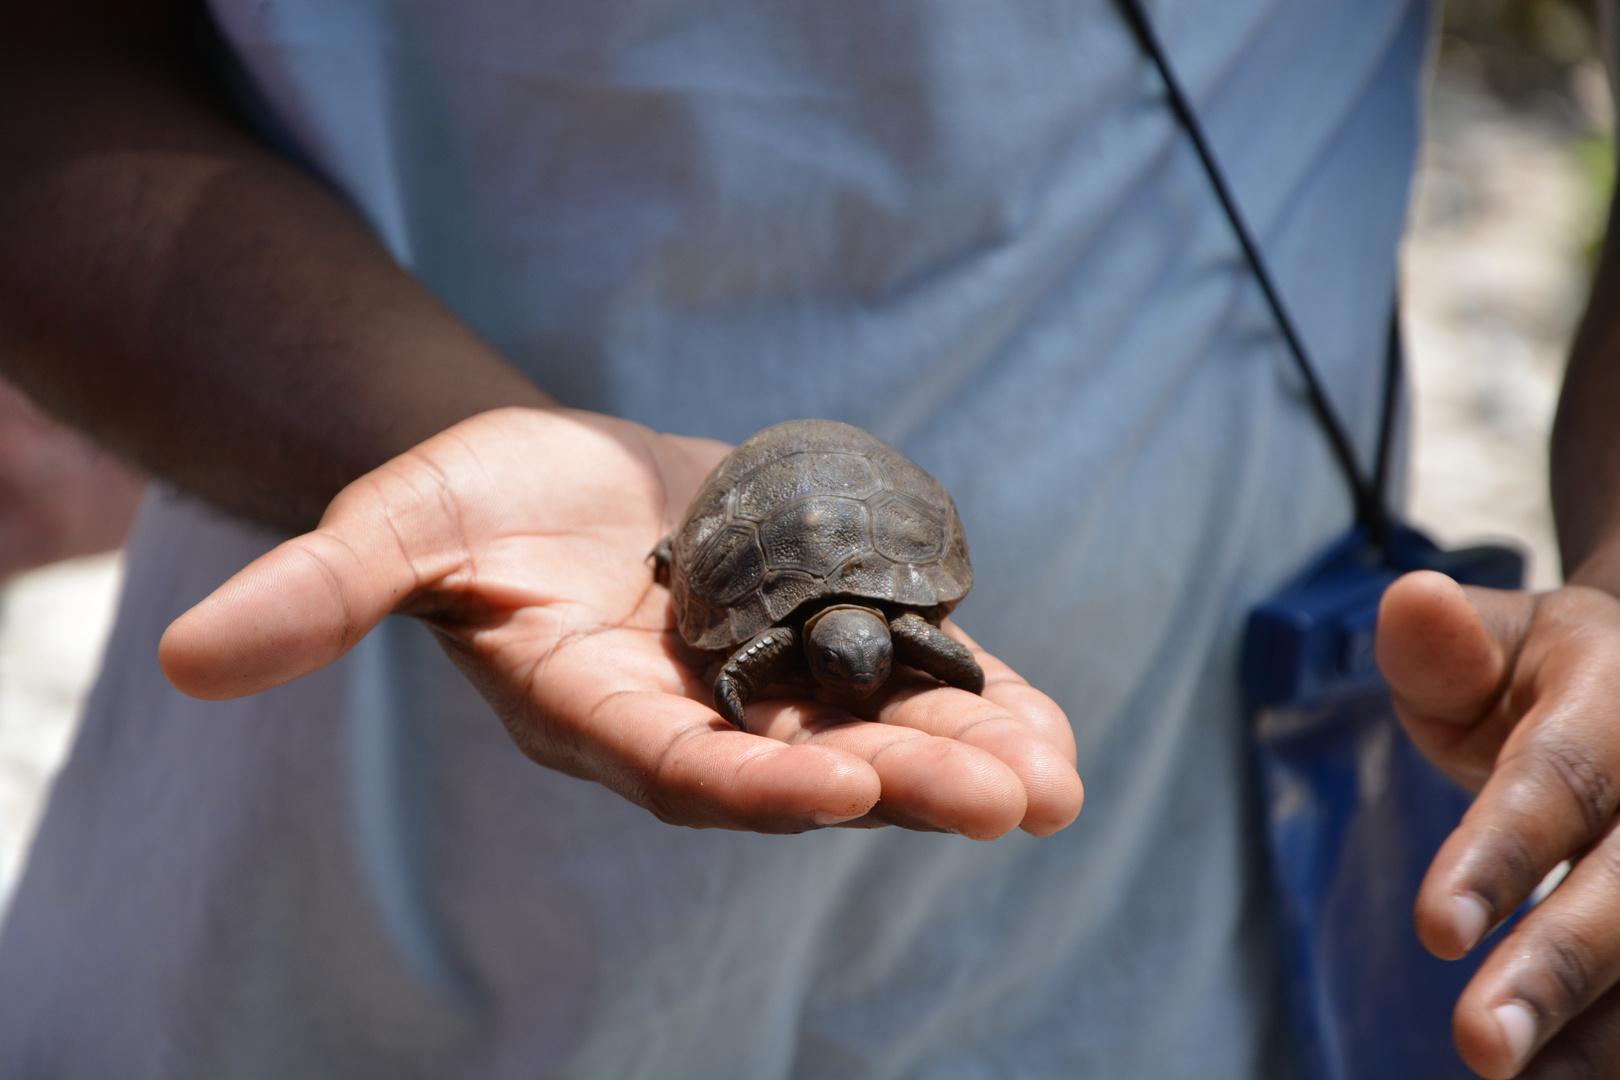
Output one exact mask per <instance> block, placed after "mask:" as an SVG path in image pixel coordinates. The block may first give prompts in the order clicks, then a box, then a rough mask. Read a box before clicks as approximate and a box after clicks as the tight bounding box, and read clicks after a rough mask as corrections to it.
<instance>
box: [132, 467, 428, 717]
mask: <svg viewBox="0 0 1620 1080" xmlns="http://www.w3.org/2000/svg"><path fill="white" fill-rule="evenodd" d="M355 495H360V496H361V497H360V498H354V497H352V496H355ZM367 501H368V500H366V499H365V498H364V493H361V492H356V491H355V489H354V488H351V489H349V490H348V491H346V492H344V493H343V494H341V495H339V497H338V499H337V500H335V501H334V502H333V504H332V507H331V508H330V509H329V510H328V512H327V514H326V517H325V519H323V521H322V522H321V526H320V528H318V529H316V530H315V531H314V532H312V533H306V534H304V535H303V536H299V537H296V538H294V539H292V540H288V541H287V542H286V543H284V544H282V545H280V546H279V547H277V548H275V549H274V550H273V551H270V552H269V553H267V554H265V555H263V556H261V557H260V558H258V559H255V560H254V561H253V562H252V563H249V564H248V566H247V567H246V568H245V569H243V570H242V571H241V572H240V573H238V574H236V576H234V577H232V578H231V579H230V580H229V581H227V582H226V583H225V584H223V585H221V586H220V587H219V588H218V589H216V590H215V591H214V592H213V593H212V594H211V595H210V596H209V597H208V598H207V599H206V600H204V601H203V602H202V603H200V604H198V605H197V606H196V607H194V608H192V609H191V610H190V611H188V612H186V613H185V614H184V615H182V616H180V618H178V619H176V620H175V621H174V622H173V623H172V624H170V626H169V628H168V630H166V631H165V632H164V634H163V640H162V641H161V642H159V644H158V662H159V663H160V664H161V665H162V667H163V673H164V675H166V676H167V677H168V679H169V681H170V682H171V683H173V684H174V686H175V688H176V689H178V690H180V691H181V692H182V693H186V694H190V695H191V696H192V697H199V698H208V699H212V700H218V699H221V698H233V697H242V696H244V695H246V694H253V693H257V692H258V691H260V690H267V689H269V688H270V687H272V686H279V685H280V684H282V683H284V682H288V681H289V680H292V679H296V678H298V677H299V676H300V675H307V674H309V673H310V672H312V671H315V670H316V669H318V668H322V667H325V666H326V665H327V664H330V663H331V662H332V661H334V660H336V659H337V658H338V657H340V656H342V655H343V654H344V653H346V652H348V651H349V650H350V649H351V648H353V647H354V645H355V643H356V642H358V641H359V640H360V639H361V638H363V637H365V635H366V634H367V633H368V632H369V631H370V630H371V628H372V627H374V626H376V625H377V624H378V623H379V622H381V621H382V620H383V618H384V616H386V615H388V613H389V612H391V611H393V610H394V609H395V608H396V607H398V606H399V605H400V604H401V603H402V602H404V601H405V600H406V599H407V598H408V597H409V596H410V595H411V594H412V593H413V592H414V591H415V590H416V589H417V588H418V586H419V585H420V583H421V582H422V581H424V580H426V578H425V577H424V569H426V568H424V567H423V566H422V565H421V560H420V559H413V558H412V557H411V553H410V552H409V551H408V550H407V548H406V546H405V543H404V537H403V536H402V535H401V533H400V532H399V531H398V530H397V528H396V525H397V522H395V521H393V520H392V519H391V518H390V516H389V515H388V514H387V513H386V512H385V511H384V509H383V508H382V507H381V506H380V505H376V504H375V503H373V504H372V505H365V503H366V502H367ZM356 502H359V503H361V504H362V505H360V506H356V505H355V503H356ZM428 576H431V577H440V576H442V574H431V575H428Z"/></svg>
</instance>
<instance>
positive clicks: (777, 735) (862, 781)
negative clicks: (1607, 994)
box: [160, 409, 1082, 839]
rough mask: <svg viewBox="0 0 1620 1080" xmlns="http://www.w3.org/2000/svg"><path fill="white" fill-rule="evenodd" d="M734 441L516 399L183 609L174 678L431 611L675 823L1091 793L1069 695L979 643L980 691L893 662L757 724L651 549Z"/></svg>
mask: <svg viewBox="0 0 1620 1080" xmlns="http://www.w3.org/2000/svg"><path fill="white" fill-rule="evenodd" d="M726 449H727V448H726V447H725V446H724V445H722V444H720V443H717V442H712V441H709V440H704V439H692V438H682V437H677V436H669V435H660V434H657V433H655V432H652V431H650V430H648V429H646V428H644V427H641V426H639V425H636V424H632V423H628V422H625V421H620V420H614V419H611V418H608V417H604V416H600V415H597V414H592V413H583V412H564V411H547V410H537V409H502V410H497V411H495V412H489V413H484V414H481V415H479V416H475V417H473V418H471V419H469V420H466V421H463V422H462V423H460V424H457V425H456V426H454V427H452V428H450V429H448V430H446V431H445V432H443V433H441V434H440V435H437V436H435V437H434V438H432V439H430V440H428V441H427V442H424V443H422V444H421V445H419V446H417V447H416V448H415V449H413V450H411V451H410V452H408V453H406V454H403V455H401V456H400V457H398V458H395V459H394V460H392V461H390V462H388V463H387V464H386V465H384V466H382V467H381V468H379V469H377V470H375V471H373V472H371V473H369V474H367V475H366V476H363V477H361V478H360V479H359V480H357V481H355V482H354V483H353V484H351V485H350V486H349V487H347V488H345V489H344V490H343V492H342V493H341V494H339V496H338V497H337V498H336V499H335V500H333V502H332V504H331V506H330V507H329V508H328V509H327V511H326V514H325V516H324V517H323V518H322V520H321V523H320V525H319V527H318V528H317V529H316V530H315V531H314V532H311V533H307V534H305V535H303V536H300V537H297V538H296V539H293V540H289V541H288V542H286V543H284V544H282V545H281V546H280V547H277V548H276V549H275V550H273V551H271V552H270V553H269V554H267V555H265V556H263V557H262V558H260V559H258V560H256V561H255V562H253V563H252V564H251V565H249V566H248V567H247V568H246V569H244V570H243V571H242V572H241V573H239V574H237V575H236V576H235V577H233V578H232V579H231V580H230V581H228V582H226V583H225V584H224V585H223V586H221V587H220V588H219V589H218V590H217V591H215V592H214V593H213V595H211V596H209V597H208V598H207V599H206V600H204V601H203V602H202V603H201V604H199V605H197V606H196V607H195V608H193V609H192V610H190V611H189V612H187V613H186V614H185V615H183V616H181V617H180V618H179V619H178V620H176V621H175V623H174V624H173V625H172V626H171V627H169V630H168V632H167V633H166V634H165V635H164V638H163V642H162V645H161V647H160V659H161V661H162V664H163V669H164V671H165V673H166V674H167V675H168V677H169V679H170V680H171V681H172V682H173V683H174V685H175V686H176V687H178V688H179V689H181V690H182V691H185V692H186V693H188V694H192V695H195V696H198V697H206V698H226V697H237V696H241V695H244V694H251V693H254V692H256V691H258V690H263V689H266V688H268V687H271V686H275V685H278V684H280V683H283V682H286V681H287V680H289V679H293V678H296V677H298V676H300V675H303V674H306V673H308V672H310V671H314V670H315V669H317V668H319V667H321V666H323V665H325V664H328V663H330V662H332V661H333V660H335V659H337V658H338V657H339V656H341V655H343V653H345V652H347V651H348V650H349V649H350V648H351V647H352V646H353V645H354V644H355V643H356V642H357V641H359V640H360V638H361V637H363V636H364V635H365V634H366V632H367V631H369V630H370V629H371V628H372V627H373V626H375V625H376V624H377V623H378V622H379V621H381V620H382V618H383V617H384V616H386V615H388V614H389V613H391V612H403V613H407V614H410V615H414V616H416V617H418V618H420V619H422V620H423V621H425V622H426V623H427V624H428V625H429V626H431V627H432V628H433V629H434V631H435V632H436V634H437V636H438V637H439V640H440V642H441V643H442V644H443V646H444V648H445V650H446V652H447V653H449V655H450V657H451V658H452V659H453V660H454V661H455V663H456V664H457V666H458V667H460V669H461V670H462V671H463V672H464V673H465V674H466V675H467V677H468V678H469V679H471V680H472V682H473V683H474V685H476V686H477V687H478V689H479V691H480V692H481V693H482V694H483V695H484V697H485V698H486V699H487V700H488V701H489V702H490V704H491V705H492V706H494V708H495V711H496V713H497V714H498V715H499V716H500V718H501V719H502V721H503V722H504V723H505V725H506V728H507V730H508V732H510V734H511V736H512V738H513V740H514V741H515V742H516V743H517V745H518V747H519V748H521V749H522V751H523V752H524V753H525V754H527V755H528V756H529V757H530V758H532V759H533V760H534V761H536V762H538V763H539V764H541V765H544V766H547V767H549V768H554V769H558V770H560V771H562V772H565V773H568V774H570V775H572V776H577V777H581V778H584V779H588V780H594V781H596V782H599V783H601V784H604V785H606V786H607V787H609V788H611V789H612V790H614V791H616V792H618V793H619V794H621V795H623V796H624V797H625V798H627V799H630V800H631V801H633V802H635V803H637V804H639V805H641V806H643V807H645V808H647V809H648V810H650V811H652V812H653V813H654V814H656V815H657V816H658V817H659V818H661V819H663V820H664V821H667V822H671V823H676V824H682V825H692V826H718V827H723V828H735V829H749V830H755V831H760V832H795V831H799V830H803V829H808V828H813V827H816V826H820V825H831V824H837V823H845V822H847V823H850V824H855V825H861V826H865V825H874V824H896V825H903V826H906V827H909V828H917V829H929V830H945V831H950V832H957V833H962V834H964V835H967V836H972V837H978V838H983V839H988V838H991V837H995V836H999V835H1001V834H1003V833H1005V832H1007V831H1009V830H1011V829H1013V828H1015V827H1020V826H1021V827H1022V828H1024V829H1025V830H1027V831H1029V832H1031V833H1034V834H1036V835H1046V834H1048V833H1051V832H1055V831H1056V830H1058V829H1060V828H1062V827H1063V826H1065V825H1067V824H1068V823H1069V822H1070V821H1072V820H1073V819H1074V817H1075V815H1076V814H1077V813H1079V810H1080V803H1081V799H1082V792H1081V786H1080V780H1079V777H1078V776H1077V775H1076V774H1075V770H1074V755H1075V748H1074V739H1073V735H1072V733H1071V731H1070V728H1069V724H1068V721H1067V719H1066V718H1065V717H1064V715H1063V713H1062V711H1061V710H1060V709H1059V708H1058V707H1057V706H1056V705H1055V704H1054V703H1053V702H1052V701H1051V699H1049V698H1047V697H1046V696H1045V695H1043V694H1041V693H1039V692H1038V691H1036V690H1034V689H1032V688H1031V687H1030V686H1029V685H1028V684H1027V683H1026V682H1024V681H1023V680H1022V679H1020V678H1019V677H1018V676H1017V675H1015V674H1014V673H1013V672H1012V671H1011V670H1010V669H1008V668H1007V666H1006V665H1005V664H1002V663H1001V662H999V661H997V660H996V659H995V658H994V657H992V656H990V655H988V654H986V653H984V652H983V651H982V650H979V649H978V648H977V647H976V646H974V645H973V643H972V642H970V641H968V640H967V638H966V637H965V636H964V635H962V634H961V632H960V631H959V630H956V629H955V628H953V627H951V626H950V625H949V624H947V627H946V628H947V630H949V631H950V632H951V633H953V634H955V635H956V636H957V637H958V638H959V639H961V640H962V641H964V642H966V643H967V644H968V645H969V647H970V648H973V649H974V652H975V655H976V656H977V658H978V660H979V663H980V664H981V665H982V666H983V667H984V670H985V674H986V676H987V680H986V687H985V691H984V695H983V696H982V697H980V696H978V695H974V694H969V693H966V692H964V691H961V690H956V689H952V688H949V687H944V686H941V685H939V684H938V683H934V682H932V681H930V680H928V679H927V678H926V677H923V676H917V677H915V678H905V677H900V678H896V679H893V680H891V683H892V685H891V686H889V687H886V688H885V690H884V692H883V696H882V697H881V699H880V700H877V701H874V702H871V703H869V704H868V707H867V710H866V711H863V717H862V718H857V717H855V716H852V715H851V714H849V713H848V712H845V711H843V710H841V709H839V708H838V707H836V706H835V705H832V704H828V703H824V702H821V701H817V700H813V699H802V700H800V699H781V700H768V701H760V702H757V703H754V704H752V705H750V706H749V709H748V714H749V727H750V730H751V731H753V732H757V734H749V733H744V732H742V731H738V730H737V729H736V728H734V727H732V726H731V725H730V724H728V723H726V722H725V721H724V720H723V719H721V717H720V716H719V714H718V713H716V712H715V711H714V709H713V708H712V707H711V702H712V697H711V690H710V685H711V680H712V676H713V671H712V668H713V664H712V662H711V660H710V658H708V657H707V656H705V655H703V654H701V653H697V652H694V651H693V650H691V649H689V648H688V647H687V646H686V645H685V644H684V643H683V642H682V641H681V640H680V637H679V635H678V634H677V633H676V632H675V630H674V622H673V619H672V615H671V611H670V602H669V593H668V591H667V590H666V589H665V588H664V587H663V586H661V585H658V584H656V583H655V582H654V580H653V574H652V568H651V564H650V562H649V559H648V555H649V553H650V552H651V551H652V549H653V546H654V545H655V544H656V543H657V542H658V540H659V539H660V538H661V537H662V536H664V535H665V534H666V533H668V532H669V531H670V530H671V529H673V528H674V526H675V525H676V524H677V522H678V521H679V518H680V516H681V514H682V513H683V512H684V510H685V508H686V505H687V503H688V502H689V501H690V500H691V498H692V496H693V494H694V493H695V492H696V491H697V488H698V486H699V485H700V484H701V483H702V481H703V479H704V478H705V477H706V476H707V475H708V473H709V471H710V470H711V469H712V468H713V467H714V465H715V464H716V463H717V462H718V461H719V460H720V458H721V457H723V456H724V454H725V452H726Z"/></svg>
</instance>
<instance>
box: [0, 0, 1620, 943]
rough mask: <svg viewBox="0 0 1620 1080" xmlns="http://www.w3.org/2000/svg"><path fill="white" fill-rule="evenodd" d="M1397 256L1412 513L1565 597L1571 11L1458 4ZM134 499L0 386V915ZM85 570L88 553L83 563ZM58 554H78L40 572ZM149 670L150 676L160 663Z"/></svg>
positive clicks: (1594, 90)
mask: <svg viewBox="0 0 1620 1080" xmlns="http://www.w3.org/2000/svg"><path fill="white" fill-rule="evenodd" d="M1444 24H1445V25H1444V31H1443V34H1442V39H1441V43H1440V47H1439V48H1438V50H1437V56H1436V62H1435V79H1434V84H1433V90H1432V94H1431V102H1430V109H1429V124H1428V133H1427V138H1426V144H1425V148H1424V153H1423V162H1422V167H1421V171H1420V174H1419V176H1418V180H1417V186H1416V189H1415V198H1414V203H1413V211H1412V227H1411V230H1410V233H1409V235H1408V239H1407V242H1406V250H1405V271H1404V273H1405V314H1406V324H1407V325H1406V330H1407V342H1408V353H1409V356H1410V373H1409V378H1410V382H1411V385H1412V389H1413V391H1414V393H1413V395H1412V397H1411V398H1410V399H1409V403H1410V406H1411V412H1412V425H1411V435H1412V439H1411V473H1410V476H1409V483H1408V492H1409V508H1410V516H1411V517H1412V518H1413V520H1415V521H1416V522H1417V523H1418V524H1419V525H1420V526H1421V527H1423V528H1425V529H1427V530H1428V531H1429V532H1430V533H1431V534H1432V535H1433V536H1434V537H1435V538H1436V539H1437V540H1439V541H1441V542H1442V543H1447V544H1458V543H1463V542H1467V541H1473V540H1478V539H1482V538H1492V539H1500V538H1504V537H1505V538H1509V539H1512V540H1514V541H1517V542H1518V543H1520V544H1521V545H1523V546H1525V547H1526V548H1528V550H1529V551H1530V553H1531V575H1532V584H1533V585H1534V586H1535V587H1536V588H1548V587H1551V586H1553V585H1556V584H1557V583H1558V580H1559V568H1558V559H1557V550H1556V547H1555V545H1554V542H1553V532H1552V521H1551V513H1550V510H1549V507H1548V500H1547V493H1546V467H1547V465H1546V463H1547V451H1546V442H1547V433H1548V430H1549V428H1550V426H1551V423H1552V414H1553V409H1554V407H1555V405H1556V402H1557V394H1558V383H1559V375H1560V371H1561V369H1562V365H1563V356H1564V351H1565V349H1566V347H1567V345H1568V342H1569V338H1570V336H1571V333H1572V331H1573V329H1574V325H1575V322H1576V320H1577V319H1578V318H1579V316H1580V311H1581V306H1582V303H1583V300H1584V296H1585V289H1586V282H1587V278H1588V275H1589V273H1590V270H1591V267H1592V265H1593V261H1594V259H1595V257H1596V253H1597V248H1598V244H1599V242H1600V241H1601V238H1602V233H1603V228H1604V223H1605V220H1606V216H1607V206H1608V200H1609V193H1610V189H1611V187H1612V185H1613V182H1614V149H1613V142H1614V109H1613V106H1612V104H1611V97H1610V94H1609V86H1608V82H1607V80H1606V78H1605V75H1604V68H1603V64H1602V61H1601V59H1600V57H1599V55H1598V49H1597V44H1596V42H1597V36H1596V32H1595V27H1594V24H1593V15H1592V8H1591V5H1590V3H1589V2H1585V0H1452V2H1451V3H1449V4H1448V5H1447V8H1446V11H1445V15H1444ZM141 486H142V481H141V479H140V477H138V476H137V475H135V474H133V473H131V472H130V471H128V470H127V469H124V468H123V467H121V466H119V465H117V464H116V463H114V462H112V461H111V460H110V459H108V458H106V457H105V456H104V455H101V454H100V453H98V452H97V451H96V450H95V449H94V448H93V447H91V446H89V444H87V443H85V442H84V441H83V440H80V439H78V438H77V437H76V436H73V435H71V434H69V433H66V432H63V431H61V430H59V429H55V428H53V427H52V426H51V425H50V424H49V422H48V421H46V420H45V419H44V418H43V417H41V416H39V415H38V414H37V412H35V411H34V410H32V409H31V407H30V406H29V405H28V403H27V402H26V401H24V400H22V399H21V398H20V397H19V396H17V395H16V394H15V393H14V392H9V391H8V390H7V388H5V387H4V386H0V579H3V580H4V581H5V585H4V588H3V591H0V911H3V908H4V904H5V902H6V898H7V897H8V896H9V894H10V891H11V888H12V886H13V885H14V884H15V881H16V876H17V873H18V871H19V869H20V867H21V864H22V860H23V856H24V854H25V852H26V850H27V845H28V841H29V838H30V837H31V836H32V834H33V829H34V826H35V823H36V821H37V819H38V815H39V811H40V809H41V806H42V804H43V800H44V797H45V795H46V793H47V791H48V789H49V786H50V780H51V777H52V776H53V775H54V774H55V771H56V770H57V768H59V766H60V765H61V762H62V761H63V759H64V757H65V756H66V753H67V750H68V747H69V744H70V743H71V740H72V734H73V728H74V724H75V722H76V719H77V717H78V713H79V710H80V708H81V706H82V703H83V700H84V696H85V694H86V693H87V692H88V690H89V687H90V683H91V681H92V679H93V678H94V674H95V669H96V666H97V664H98V662H99V658H100V652H101V649H102V646H103V643H104V642H105V640H106V636H107V632H108V630H109V629H110V627H111V623H112V618H113V612H114V607H115V603H116V597H117V592H118V588H119V584H120V581H121V564H120V561H119V556H118V554H117V552H116V550H111V551H109V550H106V549H109V548H112V549H115V548H116V547H117V545H118V543H119V542H120V540H121V537H122V535H123V531H124V529H125V528H126V527H127V525H128V522H129V520H130V517H131V515H132V513H133V510H134V505H135V500H136V499H137V498H138V495H139V492H140V489H141ZM96 552H100V553H99V554H95V553H96ZM58 555H77V556H80V557H77V558H71V559H67V560H66V561H60V562H51V563H49V564H48V565H43V566H42V565H40V564H41V563H46V562H48V561H49V560H50V559H51V558H53V557H54V556H58ZM154 661H155V658H154Z"/></svg>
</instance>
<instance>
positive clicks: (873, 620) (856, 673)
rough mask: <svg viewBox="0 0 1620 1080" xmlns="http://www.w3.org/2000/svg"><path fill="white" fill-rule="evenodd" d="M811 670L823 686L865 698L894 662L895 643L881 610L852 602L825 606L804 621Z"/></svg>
mask: <svg viewBox="0 0 1620 1080" xmlns="http://www.w3.org/2000/svg"><path fill="white" fill-rule="evenodd" d="M804 652H805V657H806V658H807V659H808V660H809V661H810V673H811V674H812V675H814V676H815V679H816V682H818V683H820V684H821V685H822V686H826V687H829V688H831V689H834V690H839V691H842V692H843V693H845V694H848V695H850V696H851V697H857V698H864V697H867V696H869V695H870V694H871V693H872V692H873V691H874V690H876V689H877V688H878V687H880V686H882V685H883V684H884V682H885V681H887V680H888V678H889V669H890V668H891V667H893V666H894V643H893V642H892V641H890V640H889V624H888V622H887V621H886V620H885V619H884V618H883V614H882V612H879V611H876V610H874V609H873V608H867V607H856V606H855V605H853V604H835V605H833V606H832V607H828V608H823V609H822V610H821V611H818V612H817V613H816V614H814V615H812V616H811V617H810V619H809V620H808V621H807V622H806V623H805V624H804Z"/></svg>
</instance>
